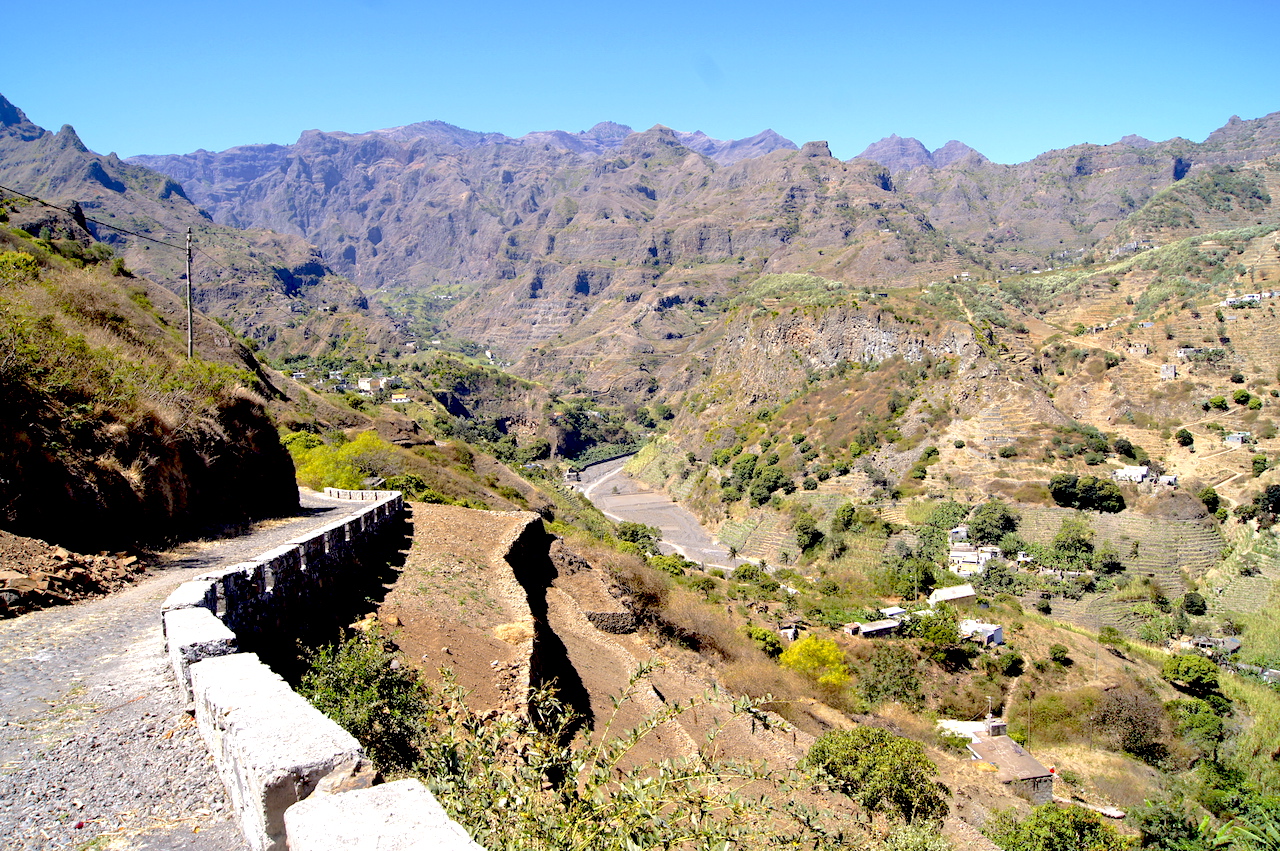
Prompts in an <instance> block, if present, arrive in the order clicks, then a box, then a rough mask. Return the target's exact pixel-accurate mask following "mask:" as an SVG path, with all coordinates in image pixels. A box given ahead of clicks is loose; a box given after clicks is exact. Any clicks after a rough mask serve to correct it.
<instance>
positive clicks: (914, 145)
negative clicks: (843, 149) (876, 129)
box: [855, 133, 933, 171]
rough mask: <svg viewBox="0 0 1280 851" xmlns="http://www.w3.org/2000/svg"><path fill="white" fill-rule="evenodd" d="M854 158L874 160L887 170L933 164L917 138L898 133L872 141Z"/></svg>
mask: <svg viewBox="0 0 1280 851" xmlns="http://www.w3.org/2000/svg"><path fill="white" fill-rule="evenodd" d="M855 159H864V160H874V161H875V162H878V163H880V165H882V166H884V167H885V168H887V169H889V171H909V170H911V169H913V168H917V167H919V166H922V165H930V166H931V165H933V159H932V158H931V157H930V155H929V149H928V148H926V147H925V146H924V144H923V143H921V141H920V140H919V139H913V138H912V137H910V136H908V137H906V138H905V139H904V138H903V137H901V136H899V135H898V134H896V133H895V134H893V135H891V136H886V137H885V138H883V139H881V140H880V141H878V142H872V143H871V144H870V145H868V146H867V148H866V150H864V151H863V152H862V153H860V154H858V156H857V157H855Z"/></svg>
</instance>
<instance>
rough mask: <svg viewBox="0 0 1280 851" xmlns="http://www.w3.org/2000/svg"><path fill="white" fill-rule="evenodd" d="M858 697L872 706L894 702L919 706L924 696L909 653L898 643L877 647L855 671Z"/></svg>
mask: <svg viewBox="0 0 1280 851" xmlns="http://www.w3.org/2000/svg"><path fill="white" fill-rule="evenodd" d="M858 695H859V697H861V698H862V699H863V700H865V701H866V702H867V703H868V704H870V705H872V706H874V705H875V704H877V703H880V702H881V701H885V700H896V701H898V702H899V703H902V704H905V705H906V706H910V707H913V708H914V707H918V706H919V705H920V703H921V701H923V700H924V694H923V692H921V690H920V678H919V676H918V675H917V674H916V660H915V657H914V656H913V655H912V654H911V651H910V650H908V649H907V648H906V647H903V646H902V645H901V644H886V643H883V642H882V643H879V644H877V645H876V646H875V648H874V649H873V650H872V651H871V658H870V659H868V660H867V661H866V663H864V664H863V665H861V666H859V668H858Z"/></svg>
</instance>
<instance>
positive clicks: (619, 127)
mask: <svg viewBox="0 0 1280 851" xmlns="http://www.w3.org/2000/svg"><path fill="white" fill-rule="evenodd" d="M634 132H635V131H634V130H632V129H631V128H630V127H628V126H627V125H625V124H618V123H617V122H615V121H601V122H600V123H598V124H596V125H595V126H594V127H592V128H591V129H590V130H587V131H585V132H584V133H581V134H580V135H582V136H584V137H586V138H588V139H595V140H596V141H597V142H603V143H607V142H613V143H614V144H621V143H622V140H623V139H625V138H627V137H628V136H630V135H631V134H632V133H634Z"/></svg>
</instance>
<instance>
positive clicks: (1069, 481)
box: [1049, 473, 1124, 513]
mask: <svg viewBox="0 0 1280 851" xmlns="http://www.w3.org/2000/svg"><path fill="white" fill-rule="evenodd" d="M1049 494H1050V495H1051V496H1052V497H1053V500H1054V502H1056V503H1058V505H1062V506H1065V507H1067V508H1079V509H1083V510H1085V511H1107V512H1113V513H1114V512H1117V511H1123V510H1124V494H1122V493H1121V492H1120V486H1119V485H1117V484H1116V483H1115V482H1111V481H1108V480H1106V479H1099V478H1097V477H1096V476H1077V475H1075V474H1074V473H1059V474H1057V475H1056V476H1054V477H1053V478H1051V479H1049Z"/></svg>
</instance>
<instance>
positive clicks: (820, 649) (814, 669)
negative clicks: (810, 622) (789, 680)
mask: <svg viewBox="0 0 1280 851" xmlns="http://www.w3.org/2000/svg"><path fill="white" fill-rule="evenodd" d="M778 663H779V664H780V665H782V667H784V668H788V669H790V670H792V671H795V672H797V673H799V674H802V675H804V676H806V677H808V678H809V679H811V680H813V681H814V682H815V683H817V684H818V685H820V686H822V687H823V688H827V689H833V690H836V689H841V688H843V687H844V686H846V685H848V683H849V664H848V662H846V661H845V658H844V651H843V650H841V649H840V645H839V644H836V643H835V642H834V641H832V640H831V639H829V638H818V637H817V636H816V635H806V636H805V637H804V638H801V639H800V640H799V641H795V642H793V643H792V644H791V646H790V647H788V648H787V649H786V650H784V651H782V655H781V656H779V657H778Z"/></svg>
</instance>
